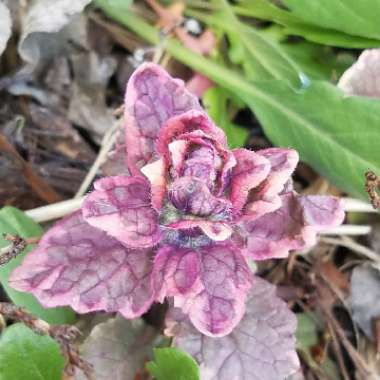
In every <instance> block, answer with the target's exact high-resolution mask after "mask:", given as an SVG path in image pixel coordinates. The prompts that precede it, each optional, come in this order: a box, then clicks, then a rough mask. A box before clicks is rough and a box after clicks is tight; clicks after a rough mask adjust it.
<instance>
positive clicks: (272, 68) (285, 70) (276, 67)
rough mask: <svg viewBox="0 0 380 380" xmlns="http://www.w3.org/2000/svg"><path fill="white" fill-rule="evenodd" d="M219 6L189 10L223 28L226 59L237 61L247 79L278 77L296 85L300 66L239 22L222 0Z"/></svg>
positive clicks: (276, 45)
mask: <svg viewBox="0 0 380 380" xmlns="http://www.w3.org/2000/svg"><path fill="white" fill-rule="evenodd" d="M216 3H217V4H219V5H220V6H221V7H223V8H222V10H221V11H219V12H215V13H213V14H212V15H209V16H207V15H205V14H203V13H201V12H191V15H192V16H194V17H196V18H198V19H199V20H201V21H203V22H205V23H207V24H209V25H212V26H216V27H218V28H220V29H221V30H223V31H224V32H225V33H226V34H227V36H228V38H229V41H230V45H231V49H230V58H231V60H232V61H233V62H234V63H236V64H241V65H242V66H243V68H244V70H245V73H246V75H247V78H248V79H249V80H258V79H261V80H264V79H282V80H284V81H287V82H289V84H292V85H294V86H296V87H299V86H300V85H301V84H302V83H301V79H302V73H301V69H300V67H299V66H298V65H297V64H296V62H295V61H294V60H292V58H291V57H290V56H289V55H288V54H286V52H285V51H284V50H283V49H282V48H281V47H280V46H279V44H277V43H275V42H274V40H273V38H269V37H268V36H267V35H266V34H265V33H261V32H260V31H259V30H258V29H257V28H254V27H250V26H248V25H245V24H244V23H242V22H240V21H239V20H238V19H237V18H236V16H235V15H234V13H233V11H232V8H231V6H230V5H229V4H228V3H227V2H226V1H225V0H218V1H216Z"/></svg>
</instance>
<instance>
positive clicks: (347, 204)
mask: <svg viewBox="0 0 380 380" xmlns="http://www.w3.org/2000/svg"><path fill="white" fill-rule="evenodd" d="M342 200H343V205H344V211H346V212H365V213H377V212H378V210H375V209H374V208H373V207H372V205H371V204H370V203H367V202H363V201H360V200H359V199H355V198H342Z"/></svg>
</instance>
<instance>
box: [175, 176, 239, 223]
mask: <svg viewBox="0 0 380 380" xmlns="http://www.w3.org/2000/svg"><path fill="white" fill-rule="evenodd" d="M168 198H169V200H170V202H171V203H172V204H173V205H174V207H176V208H177V209H178V210H180V211H182V212H184V213H186V214H192V215H196V216H210V215H213V216H218V215H219V214H226V213H228V211H229V209H231V207H232V205H231V203H230V202H229V201H227V200H226V199H223V198H217V197H215V196H214V195H212V194H211V192H210V190H209V188H208V187H207V184H205V183H204V181H201V180H200V179H198V178H196V177H181V178H179V179H177V180H176V181H174V182H173V183H172V184H171V186H170V188H169V190H168Z"/></svg>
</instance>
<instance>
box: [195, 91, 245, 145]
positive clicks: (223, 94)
mask: <svg viewBox="0 0 380 380" xmlns="http://www.w3.org/2000/svg"><path fill="white" fill-rule="evenodd" d="M202 100H203V105H204V107H205V109H206V111H207V113H208V114H209V116H210V117H211V118H212V119H213V120H214V122H215V124H217V125H218V126H219V127H220V128H222V129H223V130H224V132H225V133H226V136H227V139H228V145H229V147H230V148H231V149H233V148H238V147H242V146H244V144H245V142H246V141H247V137H248V134H249V131H248V130H246V129H244V128H242V127H240V126H239V125H236V124H233V123H232V122H231V121H230V119H229V117H228V111H229V109H230V103H231V102H232V100H231V96H230V95H229V94H228V92H227V91H226V90H225V89H223V88H222V87H211V88H209V89H208V90H207V91H206V93H205V94H204V95H203V98H202Z"/></svg>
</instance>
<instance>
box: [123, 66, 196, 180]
mask: <svg viewBox="0 0 380 380" xmlns="http://www.w3.org/2000/svg"><path fill="white" fill-rule="evenodd" d="M189 110H201V107H200V105H199V102H198V99H197V98H196V97H195V96H194V95H192V94H191V93H190V92H189V91H188V90H186V88H185V87H184V83H183V82H182V81H181V80H179V79H173V78H172V77H171V76H170V75H169V74H168V73H167V72H166V71H165V70H163V69H162V68H160V67H159V66H157V65H154V64H149V63H148V64H144V65H142V66H141V67H140V68H139V69H137V70H136V71H135V72H134V74H133V75H132V76H131V78H130V79H129V82H128V86H127V91H126V95H125V120H126V144H127V147H128V149H127V163H128V168H129V170H130V171H131V173H132V174H133V175H136V174H138V173H139V169H140V168H141V167H143V166H144V165H146V164H147V163H149V162H151V161H152V160H154V159H155V158H157V156H156V148H155V144H156V139H157V137H158V133H159V131H160V129H161V128H162V126H163V124H164V123H165V122H166V121H167V120H168V119H170V118H171V117H173V116H175V115H180V114H182V113H184V112H186V111H189Z"/></svg>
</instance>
